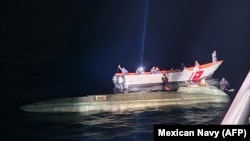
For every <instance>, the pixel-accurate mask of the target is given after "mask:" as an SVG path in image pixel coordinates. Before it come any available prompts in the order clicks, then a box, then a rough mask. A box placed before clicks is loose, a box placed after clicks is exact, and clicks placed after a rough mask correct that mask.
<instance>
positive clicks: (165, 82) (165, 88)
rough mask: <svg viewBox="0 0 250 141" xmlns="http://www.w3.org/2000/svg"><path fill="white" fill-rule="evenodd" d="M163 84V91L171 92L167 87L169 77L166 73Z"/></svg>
mask: <svg viewBox="0 0 250 141" xmlns="http://www.w3.org/2000/svg"><path fill="white" fill-rule="evenodd" d="M162 82H163V90H170V89H169V87H168V86H167V84H168V77H167V76H166V73H164V74H163V76H162Z"/></svg>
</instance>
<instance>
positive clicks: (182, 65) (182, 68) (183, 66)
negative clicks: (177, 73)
mask: <svg viewBox="0 0 250 141" xmlns="http://www.w3.org/2000/svg"><path fill="white" fill-rule="evenodd" d="M185 68H186V67H185V65H184V63H181V66H180V70H181V71H183V70H184V69H185Z"/></svg>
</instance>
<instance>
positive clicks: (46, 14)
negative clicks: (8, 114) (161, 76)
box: [0, 0, 250, 110]
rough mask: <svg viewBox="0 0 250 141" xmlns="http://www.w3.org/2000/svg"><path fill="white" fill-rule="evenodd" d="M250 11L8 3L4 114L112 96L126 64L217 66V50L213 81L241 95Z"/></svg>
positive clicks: (113, 2) (240, 2) (102, 0)
mask: <svg viewBox="0 0 250 141" xmlns="http://www.w3.org/2000/svg"><path fill="white" fill-rule="evenodd" d="M249 9H250V1H249V0H237V1H236V0H225V1H219V0H191V1H187V0H89V1H87V0H78V1H77V0H68V1H66V0H59V1H28V2H23V1H8V2H5V3H3V4H1V14H0V17H1V21H0V22H1V28H0V30H1V33H0V34H1V42H0V43H1V45H0V61H1V69H0V74H1V75H0V76H1V77H0V82H1V83H0V95H1V97H0V98H1V102H0V103H1V109H3V110H4V109H7V108H6V107H7V106H8V105H14V106H19V105H22V104H29V103H33V102H37V101H40V100H47V99H54V98H64V97H75V96H84V95H91V94H106V93H112V89H113V84H112V76H113V74H114V73H115V72H116V71H117V65H119V64H120V65H121V66H124V67H126V68H127V69H128V70H129V71H135V70H136V68H137V67H138V66H139V65H141V64H142V65H143V66H144V67H145V69H146V70H149V69H150V68H151V67H152V66H153V65H155V66H159V68H164V69H169V68H171V67H172V68H179V66H180V64H181V63H182V62H183V63H185V64H186V66H191V65H194V61H195V60H198V61H199V62H200V64H202V63H207V62H210V61H211V53H212V52H213V50H216V51H217V56H218V59H219V60H224V62H223V64H222V66H221V67H220V68H219V69H218V70H217V71H216V72H215V75H214V77H216V78H219V79H220V78H221V77H225V78H226V79H227V80H228V81H229V82H230V84H231V86H232V87H233V88H235V89H236V90H238V88H239V87H240V85H241V83H242V82H243V80H244V78H245V76H246V74H247V73H248V71H249V70H250V67H249V66H250V65H249V64H250V57H249V56H250V55H249V54H250V29H249V27H250V26H249V25H250V10H249ZM144 29H145V30H144ZM144 33H145V34H144ZM144 35H145V36H144Z"/></svg>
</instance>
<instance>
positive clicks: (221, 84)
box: [220, 77, 230, 91]
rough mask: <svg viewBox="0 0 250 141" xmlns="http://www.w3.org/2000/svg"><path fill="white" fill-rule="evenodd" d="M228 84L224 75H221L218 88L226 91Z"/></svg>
mask: <svg viewBox="0 0 250 141" xmlns="http://www.w3.org/2000/svg"><path fill="white" fill-rule="evenodd" d="M229 86H230V85H229V83H228V81H227V80H226V79H225V78H224V77H222V79H221V81H220V90H222V91H227V89H228V87H229Z"/></svg>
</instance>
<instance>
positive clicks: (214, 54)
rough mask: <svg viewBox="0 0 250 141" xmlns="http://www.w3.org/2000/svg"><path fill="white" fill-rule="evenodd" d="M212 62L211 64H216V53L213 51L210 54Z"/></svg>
mask: <svg viewBox="0 0 250 141" xmlns="http://www.w3.org/2000/svg"><path fill="white" fill-rule="evenodd" d="M212 62H213V63H216V62H217V53H216V51H215V50H214V52H213V53H212Z"/></svg>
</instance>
